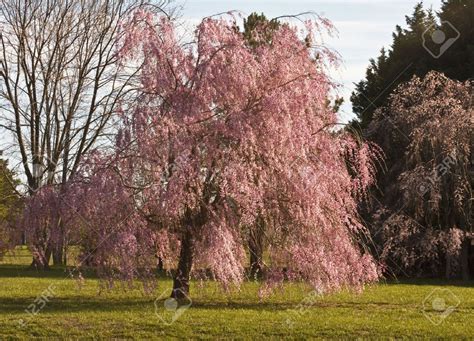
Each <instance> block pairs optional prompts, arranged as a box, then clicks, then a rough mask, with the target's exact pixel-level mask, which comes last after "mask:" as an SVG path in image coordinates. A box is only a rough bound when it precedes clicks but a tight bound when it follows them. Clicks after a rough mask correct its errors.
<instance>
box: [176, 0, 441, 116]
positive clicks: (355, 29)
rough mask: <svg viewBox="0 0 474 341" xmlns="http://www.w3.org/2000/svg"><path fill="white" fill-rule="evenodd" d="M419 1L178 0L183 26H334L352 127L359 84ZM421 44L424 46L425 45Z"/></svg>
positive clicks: (338, 77)
mask: <svg viewBox="0 0 474 341" xmlns="http://www.w3.org/2000/svg"><path fill="white" fill-rule="evenodd" d="M418 2H419V1H418V0H291V1H283V0H240V1H236V0H220V1H219V0H176V1H175V4H178V5H180V6H182V12H181V15H182V20H185V21H187V22H188V23H189V24H190V25H191V24H195V23H197V22H199V21H200V20H201V19H202V18H203V17H206V16H209V15H213V14H217V13H222V12H227V11H231V10H236V11H240V12H241V13H242V15H243V16H244V17H245V16H247V15H249V14H251V13H252V12H258V13H261V12H263V13H264V14H265V15H266V16H267V17H268V18H273V17H278V16H281V15H292V14H298V13H302V12H308V11H311V12H315V13H318V14H319V15H322V16H324V17H326V18H327V19H329V20H331V21H332V22H333V24H334V25H335V26H336V28H337V30H338V36H337V37H333V38H329V39H326V40H325V42H326V44H327V45H328V46H329V47H331V48H332V49H335V50H336V51H337V52H338V53H339V54H340V55H341V58H342V66H341V67H340V68H339V69H338V70H334V71H332V77H333V78H334V80H335V81H336V82H338V83H341V85H342V87H341V89H340V91H341V92H340V95H341V96H343V97H344V100H345V101H344V102H345V103H344V105H343V107H342V108H341V111H340V120H341V121H342V122H347V121H349V120H351V119H352V118H353V117H354V115H353V113H352V107H351V103H350V94H351V92H352V91H353V89H354V83H356V82H359V81H360V80H362V79H363V78H364V75H365V70H366V68H367V66H368V64H369V59H370V58H376V57H377V56H378V54H379V51H380V49H381V48H382V47H389V46H390V44H391V42H392V32H393V31H394V30H395V26H396V25H401V26H402V27H404V25H405V15H411V14H412V13H413V8H414V7H415V5H416V4H417V3H418ZM423 4H424V6H425V8H430V7H432V8H433V9H434V10H438V9H439V8H440V4H441V0H425V1H423ZM420 44H421V42H420Z"/></svg>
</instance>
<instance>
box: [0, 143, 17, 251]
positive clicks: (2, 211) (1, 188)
mask: <svg viewBox="0 0 474 341" xmlns="http://www.w3.org/2000/svg"><path fill="white" fill-rule="evenodd" d="M1 155H2V154H1V151H0V156H1ZM17 184H18V181H17V180H16V179H15V176H14V173H13V172H12V171H11V170H9V169H8V162H7V161H5V160H2V159H0V256H1V255H2V253H3V252H4V251H5V250H6V249H7V246H8V245H9V244H10V241H11V236H10V234H9V230H10V229H9V228H8V227H9V224H10V223H12V221H13V219H14V217H15V214H16V212H17V211H18V203H19V196H18V194H17V192H16V189H15V187H16V185H17Z"/></svg>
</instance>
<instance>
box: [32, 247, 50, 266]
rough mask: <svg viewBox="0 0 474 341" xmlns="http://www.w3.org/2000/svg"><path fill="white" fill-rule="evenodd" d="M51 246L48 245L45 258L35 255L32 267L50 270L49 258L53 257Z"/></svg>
mask: <svg viewBox="0 0 474 341" xmlns="http://www.w3.org/2000/svg"><path fill="white" fill-rule="evenodd" d="M51 253H52V252H51V247H50V246H47V247H46V250H45V252H44V258H39V257H33V261H32V262H31V265H30V268H31V269H35V270H49V260H50V259H51Z"/></svg>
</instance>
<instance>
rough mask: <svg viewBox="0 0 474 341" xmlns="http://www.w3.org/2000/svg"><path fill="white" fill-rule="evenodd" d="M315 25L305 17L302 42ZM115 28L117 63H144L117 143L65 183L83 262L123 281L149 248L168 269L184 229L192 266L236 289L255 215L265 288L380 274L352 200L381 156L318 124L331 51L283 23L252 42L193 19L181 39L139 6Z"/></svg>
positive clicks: (224, 22)
mask: <svg viewBox="0 0 474 341" xmlns="http://www.w3.org/2000/svg"><path fill="white" fill-rule="evenodd" d="M327 25H328V24H327V22H326V21H323V22H321V23H319V22H308V23H307V27H308V29H309V28H311V29H310V30H309V32H310V34H311V35H312V36H311V37H312V38H311V41H312V42H315V41H316V40H317V39H318V36H317V35H316V33H314V32H319V29H324V27H326V26H327ZM122 29H123V30H124V32H125V34H124V36H123V37H124V38H123V40H122V41H120V42H119V44H120V45H119V50H118V51H119V52H118V53H120V55H121V56H122V58H123V62H122V63H123V64H124V65H125V64H126V63H127V61H129V60H133V62H134V63H141V64H142V65H143V67H142V71H141V87H140V94H139V97H138V98H137V100H136V104H135V105H134V109H133V110H132V111H130V112H125V113H123V118H124V119H123V127H122V129H121V131H120V133H119V135H118V137H117V146H116V149H117V151H116V152H115V154H114V155H113V156H104V155H97V156H94V155H93V156H92V157H91V158H89V159H88V160H86V161H85V162H84V167H83V169H82V171H81V176H80V177H78V178H77V179H75V182H74V183H73V184H71V187H70V190H69V191H70V192H71V197H70V198H68V200H67V202H68V206H69V207H72V208H73V211H74V213H75V214H76V219H75V221H74V223H73V224H71V231H72V232H71V233H72V234H73V235H74V238H77V240H78V241H80V244H81V245H82V249H83V254H82V255H81V257H82V258H83V261H84V262H85V261H86V259H89V260H90V262H91V263H90V264H91V265H94V266H98V267H100V268H101V269H103V270H104V271H105V272H107V271H108V273H106V275H108V276H109V278H123V279H133V278H135V277H139V275H140V274H142V272H144V271H145V272H147V271H148V273H151V271H152V269H153V266H154V264H153V256H159V257H161V258H162V259H163V260H164V261H165V262H166V264H168V265H167V266H169V267H173V266H176V264H177V262H178V261H179V259H178V258H179V247H180V246H181V247H182V246H183V245H184V242H183V238H184V237H183V236H185V235H191V239H192V243H191V244H190V245H192V249H191V250H190V252H192V254H193V268H194V269H195V270H198V269H208V270H210V272H211V273H212V276H213V277H214V278H215V279H216V280H218V281H219V282H220V283H222V284H223V286H224V287H226V288H229V287H230V286H231V285H237V286H238V285H239V284H240V283H241V282H242V281H243V280H244V278H245V276H244V273H245V264H247V243H246V240H245V237H244V232H243V231H244V230H245V228H249V227H250V228H252V226H255V225H256V221H257V217H258V216H261V217H263V218H264V220H265V244H266V245H267V246H268V247H267V250H266V254H268V260H266V273H267V274H268V276H267V277H266V279H267V280H268V282H269V285H270V286H271V285H273V284H274V283H275V282H280V281H282V280H283V279H284V278H290V279H295V280H296V279H298V280H305V281H307V282H308V283H310V284H311V285H312V286H313V287H315V288H316V289H317V290H318V291H320V292H325V291H330V290H337V289H341V288H344V287H351V288H361V287H362V286H363V285H364V284H365V283H367V282H372V281H375V280H377V279H378V277H379V270H378V266H377V265H376V263H375V261H374V259H373V258H372V257H371V256H370V254H369V253H368V252H367V250H365V249H364V247H363V244H362V242H361V240H362V239H361V238H359V237H360V236H361V235H363V234H364V233H366V231H365V229H364V227H363V225H362V224H361V223H360V220H359V217H358V214H357V205H358V200H359V199H360V197H361V196H360V194H363V193H364V192H365V191H366V190H367V188H368V186H370V185H371V184H372V183H373V181H374V175H375V174H374V173H375V165H374V162H376V160H377V159H378V158H379V157H380V153H379V151H378V149H377V148H376V147H375V146H372V145H367V144H365V143H362V142H356V141H355V140H354V139H353V138H352V137H350V136H349V135H348V134H346V133H344V132H331V131H326V130H322V128H323V127H327V126H330V125H333V124H334V125H335V124H336V123H337V116H336V114H335V113H334V112H333V111H332V110H331V108H330V107H329V106H328V105H327V100H328V98H330V91H331V89H333V87H334V84H333V83H332V81H331V79H330V78H329V77H328V76H327V73H326V68H325V63H333V62H335V61H336V59H335V55H334V54H333V53H332V52H330V51H329V50H327V49H323V48H319V49H317V50H316V51H315V50H314V49H311V48H308V45H307V43H306V42H305V41H304V40H303V39H301V35H300V34H299V31H298V30H297V29H296V28H293V27H291V26H290V25H286V24H285V25H282V26H281V27H280V28H279V29H278V30H276V31H275V32H274V35H273V37H272V42H271V44H262V45H261V46H258V47H256V48H251V47H249V46H248V44H247V43H246V41H245V39H244V38H243V35H242V33H241V32H239V31H238V30H237V29H236V25H235V23H234V22H233V21H232V20H228V19H226V18H225V17H224V18H218V19H210V18H208V19H205V20H204V21H203V22H202V23H201V24H199V25H198V26H197V28H196V31H195V41H194V43H193V44H187V45H183V44H181V43H180V42H179V40H178V39H177V34H176V32H175V27H174V24H173V22H171V21H169V20H168V19H167V18H164V17H160V18H156V17H153V16H151V15H150V14H149V13H147V12H143V11H140V12H136V13H135V14H134V16H133V17H132V18H130V21H129V22H126V23H124V24H123V26H122ZM48 193H49V192H48V191H45V194H39V195H49V194H48ZM38 202H41V201H38ZM43 214H44V216H45V217H44V219H45V221H47V222H48V224H55V223H56V221H49V220H47V219H50V218H48V217H49V215H48V214H47V213H46V211H45V212H44V213H43ZM69 214H71V213H69ZM40 216H41V215H40ZM81 220H83V221H82V222H81ZM186 243H188V241H187V242H186Z"/></svg>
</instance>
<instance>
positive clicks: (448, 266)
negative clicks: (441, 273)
mask: <svg viewBox="0 0 474 341" xmlns="http://www.w3.org/2000/svg"><path fill="white" fill-rule="evenodd" d="M451 262H452V257H451V255H449V254H446V269H445V276H446V279H450V278H451V272H452V269H451Z"/></svg>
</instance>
